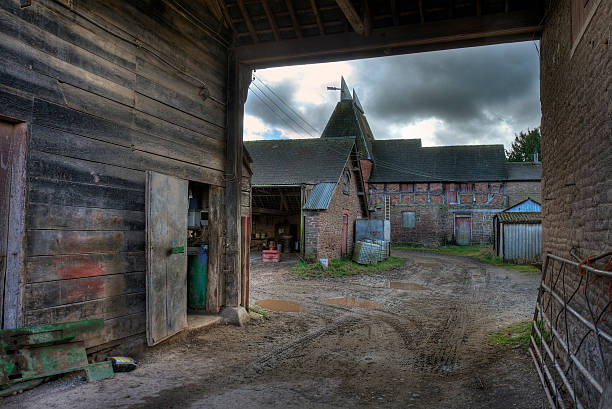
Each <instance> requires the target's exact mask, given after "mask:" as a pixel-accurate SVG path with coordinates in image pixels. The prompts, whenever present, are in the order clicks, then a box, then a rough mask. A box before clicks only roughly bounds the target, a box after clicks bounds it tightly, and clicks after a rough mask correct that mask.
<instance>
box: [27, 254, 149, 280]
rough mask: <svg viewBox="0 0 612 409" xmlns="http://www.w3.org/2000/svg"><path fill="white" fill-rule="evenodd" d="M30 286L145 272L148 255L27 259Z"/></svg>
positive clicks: (86, 255)
mask: <svg viewBox="0 0 612 409" xmlns="http://www.w3.org/2000/svg"><path fill="white" fill-rule="evenodd" d="M26 269H27V282H28V283H40V282H45V281H55V280H67V279H72V278H84V277H95V276H104V275H110V274H124V273H131V272H136V271H145V258H144V252H143V251H140V252H132V253H127V252H121V253H100V254H69V255H55V256H33V257H28V258H27V259H26Z"/></svg>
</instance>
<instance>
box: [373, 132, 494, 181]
mask: <svg viewBox="0 0 612 409" xmlns="http://www.w3.org/2000/svg"><path fill="white" fill-rule="evenodd" d="M417 141H418V142H417ZM372 149H373V154H374V166H373V168H372V175H371V176H370V180H369V182H370V183H402V182H403V183H410V182H478V181H494V180H505V179H506V174H505V167H504V165H505V161H506V157H505V154H504V145H461V146H434V147H425V148H423V147H421V143H420V140H419V139H395V140H380V141H374V142H373V144H372Z"/></svg>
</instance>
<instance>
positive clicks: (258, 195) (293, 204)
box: [251, 186, 304, 256]
mask: <svg viewBox="0 0 612 409" xmlns="http://www.w3.org/2000/svg"><path fill="white" fill-rule="evenodd" d="M252 195H253V196H252V201H253V204H252V208H253V225H252V235H251V251H252V252H253V253H256V254H260V253H261V251H262V250H264V249H275V250H280V251H281V252H282V253H283V254H284V255H286V256H289V255H290V254H292V253H293V254H296V253H300V252H302V249H303V230H304V226H303V217H302V205H303V202H302V200H303V199H302V198H303V192H302V187H301V186H258V187H253V190H252Z"/></svg>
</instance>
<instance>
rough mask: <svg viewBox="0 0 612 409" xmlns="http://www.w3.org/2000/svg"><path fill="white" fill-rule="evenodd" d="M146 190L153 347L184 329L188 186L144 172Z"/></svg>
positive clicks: (149, 315)
mask: <svg viewBox="0 0 612 409" xmlns="http://www.w3.org/2000/svg"><path fill="white" fill-rule="evenodd" d="M146 189H147V196H146V197H147V206H146V212H147V342H148V344H149V345H155V344H158V343H159V342H161V341H163V340H164V339H166V338H168V337H171V336H172V335H174V334H176V333H178V332H180V331H181V330H183V329H184V328H185V327H187V209H188V207H189V205H188V182H187V181H186V180H182V179H178V178H175V177H172V176H167V175H162V174H159V173H155V172H147V188H146ZM181 247H182V249H181Z"/></svg>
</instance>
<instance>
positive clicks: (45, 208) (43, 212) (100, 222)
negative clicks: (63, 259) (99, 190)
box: [27, 203, 145, 231]
mask: <svg viewBox="0 0 612 409" xmlns="http://www.w3.org/2000/svg"><path fill="white" fill-rule="evenodd" d="M27 224H28V229H30V230H33V229H44V230H142V231H144V229H145V216H144V211H131V210H117V209H99V208H93V207H76V206H65V205H64V206H58V205H48V204H35V203H33V204H31V205H30V206H29V208H28V223H27Z"/></svg>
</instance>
